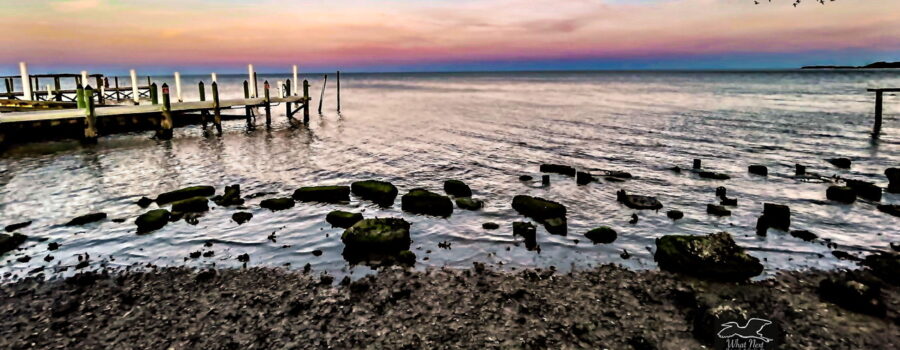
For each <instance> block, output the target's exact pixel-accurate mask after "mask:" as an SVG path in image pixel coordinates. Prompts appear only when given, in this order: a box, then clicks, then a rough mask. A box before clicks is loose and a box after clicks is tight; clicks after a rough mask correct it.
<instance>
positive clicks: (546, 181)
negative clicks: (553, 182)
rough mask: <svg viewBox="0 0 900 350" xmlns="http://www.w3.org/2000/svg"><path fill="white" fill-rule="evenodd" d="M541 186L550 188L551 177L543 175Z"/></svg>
mask: <svg viewBox="0 0 900 350" xmlns="http://www.w3.org/2000/svg"><path fill="white" fill-rule="evenodd" d="M541 185H544V186H550V175H541Z"/></svg>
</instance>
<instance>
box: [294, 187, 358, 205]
mask: <svg viewBox="0 0 900 350" xmlns="http://www.w3.org/2000/svg"><path fill="white" fill-rule="evenodd" d="M293 197H294V199H295V200H297V201H300V202H324V203H341V202H349V201H350V187H348V186H311V187H301V188H298V189H297V190H296V191H294V195H293Z"/></svg>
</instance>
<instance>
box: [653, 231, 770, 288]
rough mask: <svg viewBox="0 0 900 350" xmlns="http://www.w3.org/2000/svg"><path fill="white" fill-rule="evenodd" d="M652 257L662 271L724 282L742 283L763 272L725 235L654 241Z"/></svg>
mask: <svg viewBox="0 0 900 350" xmlns="http://www.w3.org/2000/svg"><path fill="white" fill-rule="evenodd" d="M653 258H654V259H655V260H656V262H657V263H658V264H659V267H660V268H661V269H664V270H668V271H673V272H681V273H685V274H689V275H694V276H697V277H702V278H711V279H716V280H723V281H743V280H747V279H749V278H751V277H754V276H757V275H759V274H760V273H762V271H763V266H762V264H760V262H759V259H757V258H755V257H753V256H750V255H748V254H747V253H746V252H745V251H744V249H743V248H741V247H739V246H738V245H737V244H735V243H734V240H733V239H732V238H731V235H730V234H728V233H727V232H719V233H714V234H711V235H708V236H689V235H667V236H663V237H660V238H657V239H656V253H655V254H654V256H653Z"/></svg>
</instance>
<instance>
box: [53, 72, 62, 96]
mask: <svg viewBox="0 0 900 350" xmlns="http://www.w3.org/2000/svg"><path fill="white" fill-rule="evenodd" d="M61 90H62V88H61V87H60V84H59V77H53V92H54V95H56V96H55V99H56V100H57V101H62V98H63V96H62V92H60V91H61Z"/></svg>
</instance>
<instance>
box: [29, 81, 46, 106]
mask: <svg viewBox="0 0 900 350" xmlns="http://www.w3.org/2000/svg"><path fill="white" fill-rule="evenodd" d="M31 88H32V90H34V92H33V93H32V94H33V95H34V100H35V101H40V100H41V96H40V94H39V92H41V80H40V79H38V77H34V82H33V83H31ZM45 101H46V99H45Z"/></svg>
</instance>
